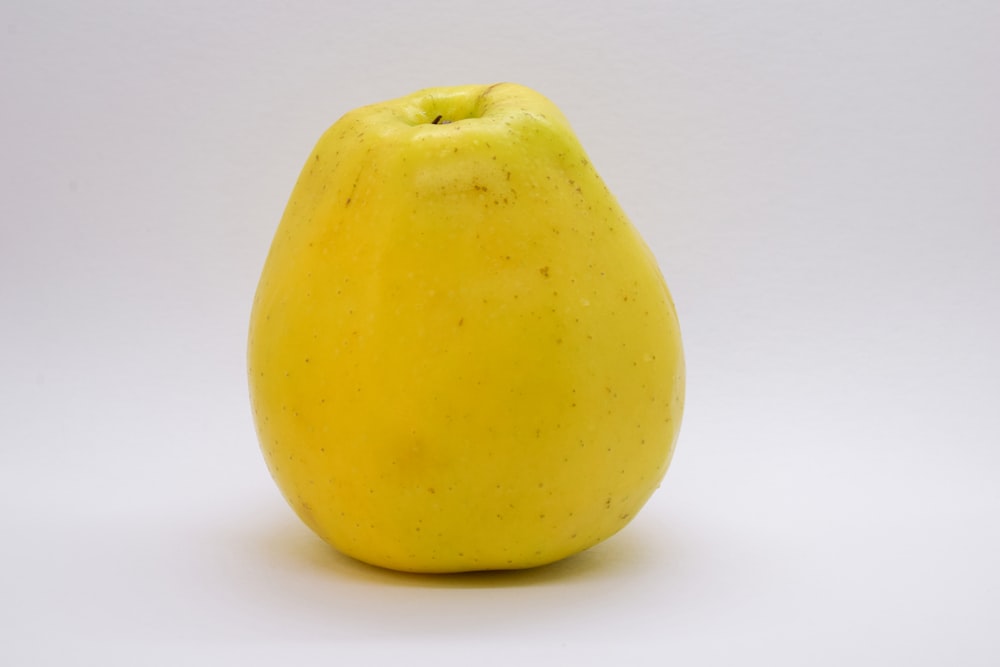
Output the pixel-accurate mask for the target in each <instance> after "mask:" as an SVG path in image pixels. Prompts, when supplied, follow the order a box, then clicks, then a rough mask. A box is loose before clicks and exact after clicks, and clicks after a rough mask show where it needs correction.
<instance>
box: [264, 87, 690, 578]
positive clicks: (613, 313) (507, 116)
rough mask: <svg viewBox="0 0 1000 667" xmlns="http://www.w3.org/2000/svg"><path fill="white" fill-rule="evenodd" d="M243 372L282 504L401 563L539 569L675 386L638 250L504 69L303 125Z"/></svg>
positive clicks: (673, 335) (566, 547)
mask: <svg viewBox="0 0 1000 667" xmlns="http://www.w3.org/2000/svg"><path fill="white" fill-rule="evenodd" d="M248 372H249V384H250V395H251V403H252V408H253V415H254V420H255V424H256V427H257V432H258V436H259V440H260V446H261V449H262V451H263V454H264V458H265V460H266V463H267V465H268V468H269V469H270V472H271V474H272V476H273V478H274V480H275V481H276V483H277V485H278V487H279V488H280V489H281V491H282V493H283V494H284V496H285V498H286V499H287V501H288V503H289V504H290V505H291V507H292V508H293V509H294V510H295V512H296V513H297V514H298V516H299V517H300V518H301V519H302V521H304V522H305V523H306V524H307V525H308V526H309V527H310V528H311V529H312V530H314V531H315V532H316V533H317V534H318V535H319V536H320V537H321V538H323V539H324V540H326V541H327V542H329V543H330V544H331V545H333V547H335V548H336V549H337V550H339V551H341V552H342V553H344V554H347V555H348V556H351V557H353V558H356V559H359V560H361V561H364V562H367V563H371V564H374V565H378V566H382V567H386V568H391V569H396V570H403V571H411V572H459V571H469V570H491V569H514V568H525V567H532V566H538V565H543V564H546V563H551V562H553V561H557V560H559V559H562V558H565V557H567V556H570V555H572V554H575V553H577V552H580V551H582V550H584V549H587V548H589V547H591V546H593V545H595V544H597V543H599V542H601V541H602V540H604V539H606V538H608V537H610V536H611V535H613V534H614V533H616V532H618V531H619V530H620V529H621V528H622V527H624V526H625V525H626V524H627V523H628V522H629V521H630V520H631V519H632V518H633V517H634V516H635V515H636V513H637V512H638V511H639V510H640V508H642V506H643V505H644V504H645V503H646V501H647V500H648V499H649V497H650V496H651V494H652V493H653V492H654V491H655V490H656V488H657V487H658V486H659V484H660V482H661V480H662V478H663V476H664V474H665V472H666V470H667V466H668V465H669V462H670V459H671V456H672V454H673V451H674V445H675V442H676V438H677V434H678V429H679V428H680V423H681V413H682V409H683V401H684V361H683V355H682V348H681V339H680V330H679V326H678V321H677V316H676V313H675V310H674V305H673V302H672V300H671V297H670V294H669V292H668V290H667V286H666V284H665V282H664V280H663V278H662V276H661V274H660V271H659V269H658V267H657V264H656V260H655V259H654V257H653V255H652V253H651V252H650V251H649V249H648V248H647V246H646V244H645V243H644V242H643V240H642V239H641V238H640V236H639V234H638V232H637V230H636V229H635V228H634V227H633V226H632V224H631V223H630V222H629V220H628V219H627V218H626V216H625V214H624V213H623V211H622V209H621V208H620V206H619V205H618V203H617V202H616V200H615V198H614V197H613V196H612V194H611V193H610V192H609V191H608V189H607V188H606V187H605V185H604V183H603V182H602V181H601V178H600V177H599V176H598V174H597V172H596V171H595V169H594V167H593V165H592V164H591V163H590V160H589V159H588V158H587V156H586V154H585V152H584V150H583V148H582V147H581V146H580V144H579V142H578V141H577V139H576V137H575V136H574V134H573V132H572V130H571V129H570V126H569V124H568V122H567V121H566V119H565V118H564V117H563V115H562V113H561V112H560V111H559V110H558V109H557V108H556V107H555V106H554V105H553V104H552V103H551V102H550V101H549V100H547V99H546V98H545V97H543V96H542V95H540V94H538V93H536V92H534V91H533V90H530V89H528V88H526V87H524V86H520V85H516V84H509V83H503V84H496V85H492V86H459V87H450V88H434V89H427V90H422V91H419V92H417V93H414V94H412V95H409V96H406V97H402V98H399V99H396V100H392V101H389V102H385V103H382V104H375V105H371V106H366V107H362V108H360V109H357V110H355V111H352V112H350V113H348V114H346V115H345V116H343V117H342V118H341V119H340V120H339V121H337V122H336V123H335V124H334V125H333V126H332V127H330V128H329V130H327V131H326V132H325V133H324V134H323V136H322V138H321V139H320V140H319V142H318V144H317V146H316V148H315V149H314V151H313V153H312V154H311V155H310V156H309V158H308V160H307V161H306V164H305V167H304V168H303V170H302V173H301V175H300V177H299V180H298V182H297V184H296V186H295V189H294V191H293V193H292V195H291V198H290V201H289V202H288V206H287V208H286V210H285V213H284V216H283V217H282V219H281V222H280V225H279V226H278V229H277V233H276V235H275V237H274V241H273V244H272V246H271V248H270V252H269V254H268V256H267V260H266V263H265V266H264V269H263V273H262V275H261V278H260V283H259V286H258V289H257V293H256V297H255V299H254V303H253V310H252V314H251V323H250V332H249V345H248Z"/></svg>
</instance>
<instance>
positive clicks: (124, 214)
mask: <svg viewBox="0 0 1000 667" xmlns="http://www.w3.org/2000/svg"><path fill="white" fill-rule="evenodd" d="M998 36H1000V4H998V3H996V2H949V1H946V0H941V1H940V2H902V1H898V2H896V1H888V0H878V1H864V2H862V1H857V2H845V1H833V0H831V1H829V2H778V1H765V2H753V3H751V2H737V1H736V0H732V1H728V2H724V1H719V2H695V1H694V0H691V1H689V2H629V1H624V0H617V1H616V2H614V3H607V4H602V3H598V2H592V1H591V2H582V1H577V2H570V1H569V0H567V1H566V2H544V1H540V0H507V1H505V2H493V3H475V2H469V1H468V0H467V1H466V2H446V1H444V0H420V1H419V2H412V3H407V2H383V1H374V0H370V1H366V2H353V1H352V2H328V1H319V0H316V1H315V2H291V1H290V2H263V1H261V0H256V1H245V0H225V1H216V2H194V1H188V0H183V1H176V2H170V3H151V2H148V3H147V2H135V1H132V0H117V1H111V0H101V1H95V2H87V3H82V2H81V3H58V2H45V1H44V0H42V1H38V0H15V1H13V2H11V1H10V0H7V1H5V2H3V3H2V11H0V170H2V172H0V188H2V198H0V212H2V219H0V317H2V323H3V326H2V328H0V411H2V413H0V510H2V513H0V663H2V664H4V665H11V666H19V665H40V664H58V665H70V664H72V665H85V664H94V665H107V664H128V665H140V664H186V665H194V664H215V665H217V664H237V663H236V662H232V661H234V660H236V659H239V660H240V661H241V662H240V663H239V664H296V663H300V664H327V665H331V664H344V665H355V664H358V665H360V664H378V663H381V662H392V663H393V664H410V665H412V664H452V663H455V664H465V665H468V664H505V665H506V664H511V662H512V661H513V660H518V661H521V662H524V661H529V664H530V663H532V662H535V661H541V660H547V661H549V662H553V663H554V664H573V663H575V664H631V663H635V662H637V663H639V664H653V663H654V662H655V663H656V664H672V665H746V664H767V665H845V664H850V665H945V664H948V665H996V664H998V663H1000V633H998V632H997V628H998V627H1000V567H998V563H1000V490H998V481H1000V451H998V450H1000V448H998V445H1000V436H998V427H1000V419H998V417H997V414H998V413H997V407H996V406H997V404H998V403H1000V354H998V351H997V347H998V346H997V341H998V340H1000V297H998V288H1000V263H998V261H997V255H998V252H1000V73H998V63H1000V37H998ZM501 80H511V81H517V82H520V83H524V84H526V85H529V86H531V87H534V88H536V89H537V90H539V91H541V92H543V93H544V94H546V95H547V96H548V97H550V98H551V99H552V100H553V101H555V102H556V104H558V105H559V106H560V107H561V108H562V109H563V111H564V112H565V114H566V115H567V116H568V117H569V119H570V121H571V122H572V123H573V125H574V127H575V129H576V131H577V133H578V135H579V137H580V139H581V141H582V143H583V144H584V146H585V147H586V148H587V150H588V151H589V153H590V156H591V158H592V161H593V162H594V164H595V165H596V166H597V168H598V170H599V171H600V172H601V173H602V175H603V176H604V178H605V180H606V181H607V183H608V184H609V186H610V187H611V189H612V191H614V192H615V193H616V194H617V196H618V198H619V200H620V202H621V203H622V205H623V206H624V208H625V209H626V211H627V212H628V213H629V215H630V216H631V217H632V219H633V221H634V223H635V224H636V225H637V226H638V227H639V229H640V230H641V232H642V233H643V234H644V236H645V237H646V238H647V240H648V241H649V243H650V245H651V246H652V248H653V250H654V252H655V253H656V255H657V256H658V258H659V259H660V262H661V265H662V268H663V271H664V274H665V275H666V277H667V281H668V283H669V284H670V286H671V290H672V292H673V295H674V297H675V300H676V303H677V307H678V310H679V314H680V317H681V322H682V327H683V332H684V336H685V344H686V354H687V361H688V370H689V384H688V406H687V412H686V415H685V422H684V426H683V429H682V432H681V438H680V442H679V447H678V451H677V455H676V458H675V460H674V464H673V466H672V468H671V470H670V472H669V473H668V474H667V478H666V480H665V484H664V486H663V488H662V489H661V490H660V491H659V492H658V493H657V494H656V495H655V496H654V498H653V500H651V501H650V503H649V504H648V505H647V507H646V509H645V510H644V511H643V512H642V513H641V514H640V515H639V516H638V517H637V518H636V520H635V521H634V522H633V523H632V524H631V525H630V526H629V527H628V528H627V529H626V530H625V531H623V532H622V533H621V534H619V535H618V536H616V537H615V538H613V539H611V540H610V541H608V542H606V543H605V544H603V545H601V546H599V547H597V548H595V549H593V550H591V551H589V552H587V553H585V554H582V555H580V556H578V557H576V558H573V559H570V560H567V561H565V562H563V563H560V564H557V565H554V566H552V567H549V568H544V569H540V570H534V571H527V572H523V573H515V574H476V575H464V576H455V577H421V576H412V575H402V574H395V573H391V572H386V571H381V570H376V569H373V568H369V567H367V566H363V565H360V564H357V563H355V562H353V561H349V560H347V559H346V558H343V557H341V556H339V555H337V554H335V553H333V552H332V551H331V550H329V549H328V548H327V547H325V545H323V544H322V543H321V542H319V540H318V539H316V538H314V537H313V536H312V535H311V533H309V532H308V531H307V529H306V528H304V527H303V526H302V525H301V524H300V523H299V522H298V520H297V519H296V518H295V517H294V515H293V514H292V513H291V511H290V510H289V509H288V508H287V507H286V506H285V504H284V501H283V500H282V499H281V497H280V496H279V494H278V492H277V490H276V488H275V487H274V485H273V483H272V482H271V480H270V478H269V476H268V474H267V471H266V469H265V467H264V463H263V459H262V457H261V455H260V452H259V450H258V447H257V443H256V437H255V434H254V431H253V426H252V422H251V419H250V412H249V407H248V398H247V390H246V379H245V370H244V358H245V357H244V355H245V340H246V327H247V320H248V315H249V307H250V303H251V299H252V296H253V291H254V289H255V287H256V280H257V276H258V274H259V271H260V268H261V266H262V263H263V260H264V256H265V253H266V251H267V247H268V245H269V243H270V239H271V235H272V234H273V232H274V229H275V226H276V225H277V221H278V219H279V217H280V215H281V212H282V210H283V208H284V204H285V202H286V200H287V197H288V194H289V193H290V191H291V188H292V185H293V183H294V181H295V179H296V177H297V175H298V171H299V168H300V166H301V164H302V163H303V161H304V160H305V158H306V156H307V155H308V153H309V151H310V150H311V148H312V145H313V143H314V142H315V140H316V139H317V138H318V137H319V135H320V133H321V132H322V131H323V130H324V129H325V128H326V127H327V126H328V125H329V124H331V123H332V122H333V121H334V120H336V118H337V117H339V116H340V115H341V114H342V113H344V112H346V111H348V110H349V109H351V108H354V107H357V106H359V105H362V104H366V103H370V102H376V101H381V100H384V99H388V98H392V97H397V96H399V95H403V94H406V93H409V92H412V91H413V90H416V89H418V88H422V87H426V86H435V85H451V84H459V83H492V82H495V81H501Z"/></svg>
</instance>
